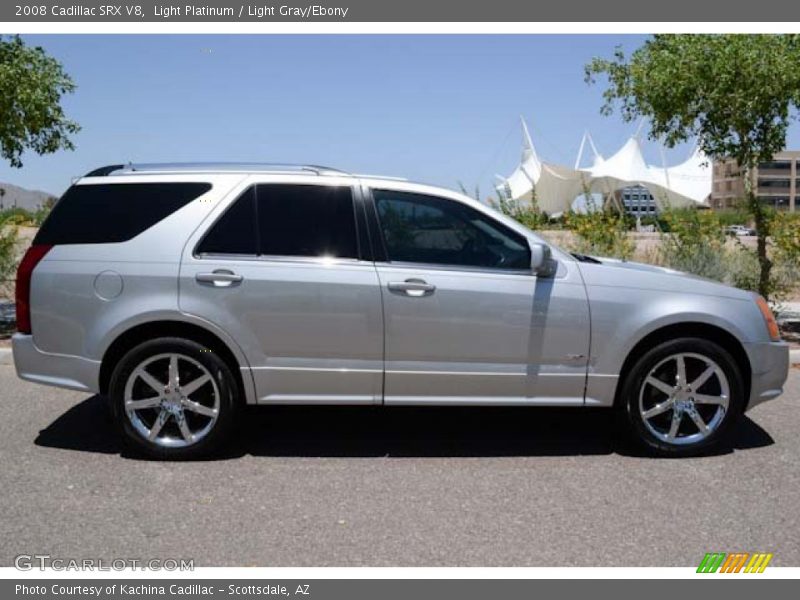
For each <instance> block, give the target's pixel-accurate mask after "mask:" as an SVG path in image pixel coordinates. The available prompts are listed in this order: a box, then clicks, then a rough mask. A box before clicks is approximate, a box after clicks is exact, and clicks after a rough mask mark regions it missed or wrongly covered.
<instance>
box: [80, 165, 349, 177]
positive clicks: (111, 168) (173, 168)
mask: <svg viewBox="0 0 800 600" xmlns="http://www.w3.org/2000/svg"><path fill="white" fill-rule="evenodd" d="M188 171H193V172H207V171H258V172H271V173H274V172H278V173H281V172H290V173H297V172H308V173H313V174H315V175H344V176H348V177H352V176H353V175H352V174H351V173H348V172H347V171H342V170H341V169H335V168H333V167H324V166H321V165H301V164H290V163H285V164H284V163H259V162H186V163H128V164H125V165H108V166H105V167H100V168H99V169H95V170H93V171H90V172H89V173H87V174H86V175H85V177H107V176H109V175H111V174H112V173H117V172H118V173H117V174H119V175H124V174H130V173H142V172H147V173H153V172H160V173H170V172H172V173H174V172H188Z"/></svg>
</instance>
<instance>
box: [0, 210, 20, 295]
mask: <svg viewBox="0 0 800 600" xmlns="http://www.w3.org/2000/svg"><path fill="white" fill-rule="evenodd" d="M16 268H17V226H16V224H15V223H14V222H13V221H12V220H10V219H6V218H4V217H3V216H2V215H0V297H10V296H11V295H12V294H11V291H12V289H13V277H14V271H15V270H16Z"/></svg>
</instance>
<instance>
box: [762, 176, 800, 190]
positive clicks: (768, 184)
mask: <svg viewBox="0 0 800 600" xmlns="http://www.w3.org/2000/svg"><path fill="white" fill-rule="evenodd" d="M791 183H792V180H791V179H762V178H759V180H758V187H760V188H770V189H774V188H779V189H784V188H785V189H788V188H789V186H790V185H791Z"/></svg>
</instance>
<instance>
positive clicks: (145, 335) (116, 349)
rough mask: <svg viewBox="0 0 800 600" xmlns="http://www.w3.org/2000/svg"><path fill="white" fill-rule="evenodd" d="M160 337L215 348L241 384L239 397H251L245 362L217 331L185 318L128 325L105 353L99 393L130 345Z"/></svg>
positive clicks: (104, 392) (99, 381)
mask: <svg viewBox="0 0 800 600" xmlns="http://www.w3.org/2000/svg"><path fill="white" fill-rule="evenodd" d="M157 337H182V338H186V339H190V340H193V341H195V342H198V343H200V344H203V345H204V346H206V347H208V348H210V349H212V350H213V351H214V352H216V353H217V354H218V355H219V357H220V358H221V359H222V360H223V361H224V362H225V364H227V365H228V367H229V368H230V370H231V372H232V373H233V376H234V378H235V379H236V382H237V385H238V386H239V393H240V397H241V398H242V399H243V400H244V401H246V402H247V401H249V399H250V398H251V397H252V385H248V383H252V382H246V381H245V377H246V376H245V375H244V374H243V373H242V368H241V367H242V365H241V364H240V362H239V360H238V359H237V357H236V354H235V353H234V351H233V350H231V348H230V347H229V346H228V344H226V343H225V342H224V341H223V340H222V339H221V338H220V337H219V336H218V335H217V334H216V333H214V332H212V331H210V330H209V329H206V328H204V327H202V326H200V325H197V324H195V323H188V322H186V321H173V320H158V321H148V322H145V323H139V324H137V325H134V326H132V327H130V328H129V329H126V330H125V331H123V332H122V333H120V334H119V335H117V337H116V338H115V339H114V341H113V342H111V344H110V345H109V346H108V348H106V351H105V352H104V353H103V358H102V360H101V364H100V374H99V380H98V384H99V389H100V393H101V394H103V395H106V394H107V393H108V387H109V383H110V382H111V375H112V373H113V372H114V368H115V367H116V365H117V363H118V362H119V360H120V359H121V358H122V357H123V356H124V355H125V353H126V352H128V351H129V350H130V349H131V348H133V347H135V346H137V345H138V344H140V343H142V342H145V341H147V340H151V339H154V338H157Z"/></svg>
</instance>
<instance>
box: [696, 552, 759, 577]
mask: <svg viewBox="0 0 800 600" xmlns="http://www.w3.org/2000/svg"><path fill="white" fill-rule="evenodd" d="M771 560H772V554H768V553H766V552H755V553H753V554H750V553H748V552H733V553H730V554H727V553H725V552H708V553H706V555H705V556H704V557H703V560H701V561H700V566H699V567H697V572H698V573H717V572H719V573H763V572H764V569H766V568H767V565H768V564H769V561H771Z"/></svg>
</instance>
